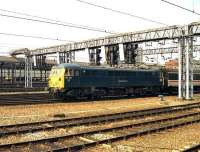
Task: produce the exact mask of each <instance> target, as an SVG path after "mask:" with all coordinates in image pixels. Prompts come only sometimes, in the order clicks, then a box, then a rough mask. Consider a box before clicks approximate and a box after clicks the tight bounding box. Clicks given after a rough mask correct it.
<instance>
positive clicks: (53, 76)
mask: <svg viewBox="0 0 200 152" xmlns="http://www.w3.org/2000/svg"><path fill="white" fill-rule="evenodd" d="M64 73H65V69H64V68H60V69H53V68H52V70H51V73H50V75H49V80H48V87H49V88H50V89H52V90H60V89H63V88H64Z"/></svg>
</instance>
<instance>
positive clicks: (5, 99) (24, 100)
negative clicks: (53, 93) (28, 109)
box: [0, 93, 60, 106]
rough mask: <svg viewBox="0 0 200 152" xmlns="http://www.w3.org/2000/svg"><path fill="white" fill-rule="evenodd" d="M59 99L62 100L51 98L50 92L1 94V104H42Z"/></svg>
mask: <svg viewBox="0 0 200 152" xmlns="http://www.w3.org/2000/svg"><path fill="white" fill-rule="evenodd" d="M58 101H60V100H58V99H50V98H49V95H48V93H41V94H40V93H37V94H11V95H9V94H7V95H0V106H7V105H25V104H41V103H52V102H58Z"/></svg>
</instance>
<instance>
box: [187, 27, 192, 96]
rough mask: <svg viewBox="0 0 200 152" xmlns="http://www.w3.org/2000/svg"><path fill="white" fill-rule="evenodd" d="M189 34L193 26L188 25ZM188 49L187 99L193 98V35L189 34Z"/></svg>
mask: <svg viewBox="0 0 200 152" xmlns="http://www.w3.org/2000/svg"><path fill="white" fill-rule="evenodd" d="M187 28H188V29H187V32H188V35H191V34H192V30H191V29H192V27H191V26H188V27H187ZM186 41H187V49H186V55H185V57H186V66H185V67H186V99H187V100H189V99H192V98H193V37H192V36H189V37H187V38H186Z"/></svg>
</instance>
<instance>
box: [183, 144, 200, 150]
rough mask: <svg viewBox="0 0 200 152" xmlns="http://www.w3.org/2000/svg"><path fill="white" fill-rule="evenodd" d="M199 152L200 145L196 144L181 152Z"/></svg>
mask: <svg viewBox="0 0 200 152" xmlns="http://www.w3.org/2000/svg"><path fill="white" fill-rule="evenodd" d="M199 150H200V143H199V144H196V145H194V146H191V147H190V148H187V149H184V150H182V152H199Z"/></svg>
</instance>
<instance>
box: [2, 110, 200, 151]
mask: <svg viewBox="0 0 200 152" xmlns="http://www.w3.org/2000/svg"><path fill="white" fill-rule="evenodd" d="M190 117H192V120H190V121H184V122H181V123H178V124H177V123H176V122H174V121H177V120H180V119H183V118H184V119H186V118H190ZM193 117H194V118H193ZM196 117H197V118H196ZM197 121H198V122H199V121H200V112H193V113H189V114H182V115H178V116H172V117H167V118H160V119H154V120H147V121H144V122H139V123H131V124H125V125H124V124H123V125H118V126H115V127H109V128H100V129H99V128H97V129H95V130H87V131H83V132H78V133H74V134H68V135H63V136H57V137H49V138H44V139H38V140H33V141H23V142H16V143H7V144H0V149H2V148H3V149H5V148H11V147H12V148H13V147H16V146H27V145H30V144H41V143H45V144H46V143H48V142H50V143H51V144H49V145H52V147H53V148H52V149H51V151H63V150H77V149H81V148H83V147H86V146H94V145H96V144H100V143H105V142H108V141H116V140H120V139H124V138H127V137H131V136H135V135H142V134H147V133H151V132H155V131H158V130H163V129H166V128H167V129H168V128H172V127H175V126H180V125H184V124H189V123H193V122H197ZM164 122H168V123H169V122H171V123H170V125H164V126H162V127H156V128H155V127H152V126H149V127H147V128H149V129H147V130H142V131H140V130H139V131H136V132H134V133H128V134H125V135H121V136H117V137H112V138H109V139H104V140H100V141H94V142H89V143H82V144H77V145H70V146H63V147H58V146H54V145H53V142H57V141H58V142H59V141H60V140H62V139H64V140H66V139H69V138H72V139H73V138H75V137H79V136H85V135H92V134H95V133H103V132H104V133H106V132H109V131H117V130H121V129H128V128H132V127H138V126H146V125H147V126H148V125H155V124H158V123H164ZM139 128H141V127H139Z"/></svg>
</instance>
